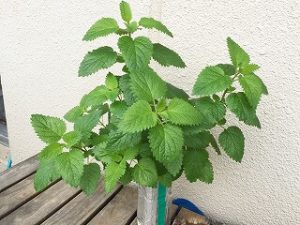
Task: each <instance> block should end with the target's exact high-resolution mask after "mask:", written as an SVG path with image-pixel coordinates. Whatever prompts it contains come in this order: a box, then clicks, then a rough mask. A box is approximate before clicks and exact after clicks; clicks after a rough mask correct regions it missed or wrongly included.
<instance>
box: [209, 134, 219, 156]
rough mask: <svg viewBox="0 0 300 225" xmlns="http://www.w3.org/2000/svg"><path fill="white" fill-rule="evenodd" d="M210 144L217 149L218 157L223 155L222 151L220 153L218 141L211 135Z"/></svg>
mask: <svg viewBox="0 0 300 225" xmlns="http://www.w3.org/2000/svg"><path fill="white" fill-rule="evenodd" d="M210 144H211V146H212V147H213V148H214V149H215V151H216V153H217V154H218V155H221V151H220V148H219V145H218V143H217V140H216V139H215V137H214V136H213V135H212V134H210Z"/></svg>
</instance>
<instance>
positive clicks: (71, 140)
mask: <svg viewBox="0 0 300 225" xmlns="http://www.w3.org/2000/svg"><path fill="white" fill-rule="evenodd" d="M63 140H64V141H65V142H66V144H67V146H68V147H71V146H73V145H76V144H77V143H78V142H79V141H80V140H81V133H80V132H79V131H76V130H74V131H70V132H68V133H66V134H64V136H63Z"/></svg>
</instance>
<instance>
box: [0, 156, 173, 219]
mask: <svg viewBox="0 0 300 225" xmlns="http://www.w3.org/2000/svg"><path fill="white" fill-rule="evenodd" d="M37 166H38V160H37V157H36V156H35V157H32V158H29V159H28V160H26V161H24V162H22V163H20V164H18V165H16V166H14V167H13V168H12V169H11V170H8V171H5V172H3V173H1V174H0V224H1V225H36V224H43V225H77V224H78V225H79V224H80V225H81V224H88V225H137V222H136V210H137V190H136V189H135V188H134V187H123V186H121V185H120V186H118V187H116V188H115V190H114V191H113V192H112V193H109V194H107V193H105V192H104V190H103V186H104V185H99V188H98V190H97V193H96V194H95V195H93V196H92V197H86V195H85V194H84V193H83V192H82V191H81V190H79V189H74V188H71V187H70V186H68V185H67V184H65V183H64V182H63V181H61V180H58V181H56V182H54V183H53V184H51V185H50V186H49V187H48V188H47V189H46V190H44V191H42V192H39V193H37V192H36V191H35V190H34V187H33V177H34V173H35V172H36V169H37ZM175 211H176V209H174V208H173V209H172V213H173V215H174V214H175Z"/></svg>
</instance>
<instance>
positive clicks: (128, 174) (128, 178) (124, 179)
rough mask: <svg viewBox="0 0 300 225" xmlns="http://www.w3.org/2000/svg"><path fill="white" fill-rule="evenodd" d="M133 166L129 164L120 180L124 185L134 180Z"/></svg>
mask: <svg viewBox="0 0 300 225" xmlns="http://www.w3.org/2000/svg"><path fill="white" fill-rule="evenodd" d="M132 171H133V168H131V167H129V166H127V168H126V172H125V174H124V175H123V176H122V177H121V178H120V182H121V183H122V184H123V185H128V184H129V183H130V182H131V181H132V179H133V178H132Z"/></svg>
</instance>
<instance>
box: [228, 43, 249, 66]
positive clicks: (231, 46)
mask: <svg viewBox="0 0 300 225" xmlns="http://www.w3.org/2000/svg"><path fill="white" fill-rule="evenodd" d="M227 46H228V50H229V54H230V58H231V62H232V64H233V65H234V66H235V67H236V68H239V67H244V66H246V65H248V64H249V62H250V57H249V55H248V54H247V53H246V52H245V51H244V50H243V49H242V48H241V47H240V46H239V45H238V44H237V43H236V42H234V41H233V40H232V39H231V38H230V37H228V38H227Z"/></svg>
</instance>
